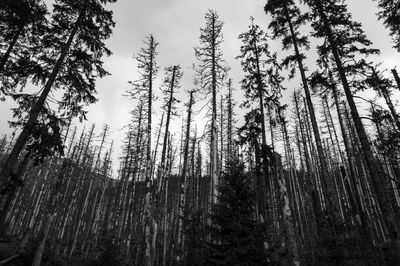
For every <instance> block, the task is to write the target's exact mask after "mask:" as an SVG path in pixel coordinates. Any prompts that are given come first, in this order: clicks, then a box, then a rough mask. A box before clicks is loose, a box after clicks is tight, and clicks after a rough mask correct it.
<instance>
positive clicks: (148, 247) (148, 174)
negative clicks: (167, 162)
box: [145, 35, 155, 266]
mask: <svg viewBox="0 0 400 266" xmlns="http://www.w3.org/2000/svg"><path fill="white" fill-rule="evenodd" d="M149 47H150V49H151V51H150V63H149V69H150V73H149V80H148V82H149V88H148V98H147V101H148V103H147V104H148V109H147V132H146V134H147V151H146V179H145V182H146V195H145V242H146V254H145V261H146V265H147V266H151V265H153V260H152V256H151V240H152V238H151V223H152V215H151V205H150V204H151V191H150V189H151V168H152V167H151V117H152V100H153V71H154V69H153V67H154V62H153V60H154V52H155V51H154V47H155V45H154V37H153V35H151V36H150V44H149Z"/></svg>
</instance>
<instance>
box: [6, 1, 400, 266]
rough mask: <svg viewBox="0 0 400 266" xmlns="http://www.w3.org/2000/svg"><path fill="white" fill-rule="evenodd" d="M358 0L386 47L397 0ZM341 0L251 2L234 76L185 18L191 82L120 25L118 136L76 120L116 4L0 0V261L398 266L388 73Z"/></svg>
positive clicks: (398, 123) (395, 77)
mask: <svg viewBox="0 0 400 266" xmlns="http://www.w3.org/2000/svg"><path fill="white" fill-rule="evenodd" d="M363 1H374V3H375V4H376V5H377V7H378V11H377V14H376V19H375V21H373V23H380V24H382V25H384V27H386V28H387V30H388V32H389V33H390V40H391V42H392V46H393V51H395V52H396V53H400V0H363ZM347 2H348V1H345V0H302V1H300V0H266V1H265V5H264V6H260V7H258V8H259V9H263V11H264V13H265V16H266V18H267V20H266V21H268V24H265V25H262V24H258V22H257V21H256V19H254V18H253V17H251V16H252V14H247V15H248V16H249V17H250V20H249V21H248V27H247V31H245V32H237V38H238V40H239V41H240V43H241V46H240V53H239V54H237V55H236V60H237V62H239V63H240V66H241V68H242V74H243V78H242V79H241V80H234V79H235V78H237V77H232V75H231V74H230V66H229V64H228V62H227V61H226V60H225V57H224V47H225V46H224V42H225V39H224V25H225V23H229V20H227V21H226V22H225V21H223V20H222V19H221V18H220V16H219V14H218V12H217V11H215V10H212V9H209V10H208V11H206V12H205V13H204V12H203V11H201V12H199V16H201V17H203V22H204V24H203V26H202V27H201V29H200V31H199V34H198V36H197V41H198V42H197V45H196V46H195V47H194V49H193V56H194V58H195V60H194V61H193V64H192V70H193V72H194V73H195V74H194V78H193V79H192V84H191V89H188V88H187V86H183V78H184V77H185V75H186V73H184V72H185V71H186V70H185V68H184V67H182V65H180V64H176V63H172V64H171V65H167V66H164V65H163V66H161V65H160V64H159V62H158V57H159V41H158V40H157V37H156V36H157V32H154V33H149V34H148V35H147V36H135V38H139V39H141V40H143V42H142V48H141V49H140V50H138V51H132V53H134V58H131V59H130V60H133V61H134V62H135V64H136V66H137V67H136V70H135V71H136V72H137V73H136V75H135V77H136V78H135V79H134V80H130V79H131V78H130V77H126V80H125V82H126V83H127V84H128V85H127V87H128V88H129V89H127V90H125V91H123V90H121V91H119V92H118V93H120V94H123V95H124V96H125V97H127V98H128V99H129V100H130V101H131V103H132V104H131V106H132V109H131V110H127V115H129V117H130V123H129V124H127V125H126V133H125V139H124V142H123V145H122V147H118V145H115V144H114V137H113V135H112V133H111V131H110V126H109V125H101V126H99V125H95V124H91V123H90V121H86V122H85V120H86V117H87V112H88V111H87V107H88V105H91V104H95V103H96V102H97V100H98V99H97V98H96V93H97V89H98V88H97V86H96V82H97V80H99V79H101V78H103V77H106V76H109V75H111V74H112V69H106V68H105V67H104V59H105V58H106V57H107V56H110V55H111V54H112V52H113V51H111V50H110V49H109V48H108V47H107V40H108V39H109V38H110V37H111V36H112V35H113V30H114V28H115V27H118V23H116V22H115V21H114V18H113V9H114V8H116V7H117V6H118V2H117V1H116V0H54V1H44V0H0V99H1V100H2V101H1V102H0V105H1V104H6V103H8V102H13V104H14V105H15V106H16V107H15V108H13V109H12V114H13V115H12V117H10V118H7V117H4V116H3V114H1V118H2V119H5V120H9V125H10V128H11V129H12V130H10V131H9V132H13V133H12V134H5V132H0V133H1V136H0V265H34V266H39V265H115V266H118V265H147V266H151V265H188V266H189V265H294V266H299V265H315V266H319V265H400V115H399V107H398V103H397V101H398V95H399V91H400V77H399V74H398V72H397V71H396V66H395V65H393V66H391V68H390V69H385V68H384V67H382V63H381V62H382V60H383V58H380V53H381V51H380V50H379V49H377V48H375V47H374V44H373V43H372V41H371V40H369V39H368V37H367V35H366V34H365V32H364V29H363V25H362V24H361V23H359V22H357V21H355V20H354V19H353V16H352V14H351V12H350V11H349V9H348V3H347ZM246 5H251V1H249V3H246ZM359 5H362V4H361V3H359ZM361 8H362V7H361ZM230 19H234V18H230ZM132 34H135V33H132ZM272 44H274V45H272ZM161 45H162V44H161ZM276 47H278V49H275V48H276ZM273 48H274V49H273ZM310 57H311V58H315V60H314V61H313V63H312V64H313V65H312V66H311V65H310V63H309V62H310V59H309V58H310ZM109 71H110V72H109ZM238 92H240V94H238ZM365 93H368V94H369V95H373V100H371V99H366V98H364V97H363V95H364V94H365ZM284 94H285V95H289V96H290V97H289V98H288V99H289V100H288V99H286V98H285V97H283V95H284ZM182 95H184V97H181V96H182ZM237 95H242V96H243V97H238V96H237ZM155 109H159V110H158V112H159V113H160V114H161V115H160V116H159V117H154V112H155ZM365 109H368V112H365ZM201 112H203V113H204V114H205V115H201ZM202 120H204V121H205V123H203V122H202ZM177 121H181V122H177ZM104 122H106V121H104ZM179 123H181V125H180V126H179ZM200 125H205V126H204V128H200ZM176 131H178V133H176ZM120 149H121V151H120V152H119V154H120V156H119V158H118V160H115V159H113V158H114V157H113V154H115V153H116V151H118V150H120Z"/></svg>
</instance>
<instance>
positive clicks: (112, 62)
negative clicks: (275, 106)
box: [0, 0, 400, 156]
mask: <svg viewBox="0 0 400 266" xmlns="http://www.w3.org/2000/svg"><path fill="white" fill-rule="evenodd" d="M265 2H266V0H249V1H238V0H201V1H199V0H145V1H137V0H136V1H133V0H119V1H118V2H117V3H116V4H113V5H110V8H112V9H113V10H114V18H115V21H116V27H115V30H114V34H113V36H112V37H111V38H110V40H109V41H108V42H107V43H108V47H109V48H110V49H111V50H112V52H113V55H112V56H110V57H109V58H104V62H105V67H106V69H107V70H108V71H109V72H110V73H111V74H112V75H111V76H109V77H106V78H104V79H102V80H99V81H98V82H97V85H98V86H97V89H98V99H99V102H98V103H97V104H95V105H93V106H91V107H90V108H88V110H89V115H88V121H87V123H96V124H97V125H98V128H100V126H101V125H102V124H104V123H107V124H109V125H110V126H111V128H112V130H113V131H112V134H111V139H113V140H115V141H116V149H117V150H119V147H120V145H121V140H122V139H123V132H124V131H120V130H119V129H121V128H122V127H123V126H124V125H127V124H128V123H129V120H130V117H129V111H130V110H132V109H133V108H134V103H133V102H132V101H130V100H129V99H128V98H127V97H124V96H122V94H124V92H125V91H126V90H127V89H128V87H129V85H128V83H127V82H128V80H135V78H136V73H137V69H136V62H135V60H134V59H133V57H132V56H133V54H134V53H136V52H138V51H139V49H140V48H141V47H142V46H143V38H144V37H145V36H148V35H149V34H150V33H152V34H154V36H155V38H156V40H157V41H158V42H159V43H160V44H159V49H158V53H159V54H158V57H157V62H158V65H159V66H160V67H161V69H160V72H159V76H158V79H157V80H158V83H156V84H159V81H160V80H161V79H162V77H163V70H162V68H163V67H165V66H168V65H174V64H180V65H181V66H182V69H183V71H184V72H185V73H184V77H183V81H182V92H180V96H181V97H180V98H181V99H182V100H183V101H185V99H186V97H185V96H184V93H183V91H184V90H187V89H191V88H193V78H194V77H193V71H192V70H191V66H192V64H193V63H194V62H195V58H194V52H193V47H194V46H196V45H197V44H198V39H199V29H200V27H203V26H204V25H205V21H204V14H205V12H206V11H207V9H214V10H216V11H217V12H218V14H219V16H220V18H221V20H222V21H224V22H225V25H224V28H223V33H224V36H225V43H224V46H223V52H224V58H225V60H226V62H227V64H228V66H229V67H231V71H230V77H232V78H233V81H234V85H235V87H236V89H238V90H239V85H238V82H239V81H240V79H241V77H242V72H241V68H240V63H239V62H238V61H237V60H235V59H234V58H235V57H236V56H237V55H238V54H239V47H240V42H239V40H238V38H237V37H238V35H239V34H240V33H242V32H244V31H246V30H247V27H248V25H249V17H250V16H253V17H254V18H255V23H257V24H259V25H260V26H261V27H262V28H266V25H267V23H268V18H267V16H266V15H265V14H264V11H263V6H264V4H265ZM348 3H349V7H350V11H351V12H352V13H353V16H354V19H355V20H357V21H359V22H361V23H362V24H363V26H364V29H365V31H366V33H367V35H368V37H369V38H370V39H371V40H372V41H373V42H374V47H375V48H379V49H381V51H382V54H381V56H379V58H378V59H377V60H378V61H382V62H384V64H383V66H384V67H386V68H393V67H395V66H396V65H399V64H400V54H399V53H396V52H395V50H394V49H392V48H391V46H392V44H391V42H390V38H389V37H388V31H387V30H386V29H385V28H384V27H383V26H382V24H381V22H380V21H377V18H376V16H375V13H376V12H377V9H376V7H375V2H373V1H372V0H348ZM271 48H272V50H275V51H278V52H279V51H280V45H279V43H271ZM311 58H315V57H311ZM307 64H308V67H309V69H310V70H312V69H313V66H314V65H315V64H314V62H312V61H308V62H307ZM287 87H288V93H289V92H291V91H292V89H293V88H298V87H299V85H298V84H296V80H293V81H292V82H289V83H288V84H287ZM237 95H238V96H237V97H238V99H237V100H238V101H239V102H241V101H242V100H241V99H239V97H240V93H237ZM196 107H197V108H199V107H201V104H198V105H197V106H196ZM9 108H10V103H9V102H6V103H0V114H1V115H0V133H1V134H3V133H5V132H9V130H8V125H7V122H6V121H7V120H9V119H10V112H9V111H8V110H9ZM155 115H156V119H154V121H155V123H158V119H159V117H160V115H161V111H160V110H159V108H158V107H157V105H156V110H155ZM176 120H178V121H177V122H175V123H176V125H179V123H180V122H179V119H176ZM195 121H196V122H198V123H199V124H200V125H199V126H202V125H203V126H204V114H200V115H198V116H197V117H196V118H195ZM154 125H155V124H154ZM178 128H179V127H175V129H178ZM201 131H202V129H201ZM115 156H117V155H115Z"/></svg>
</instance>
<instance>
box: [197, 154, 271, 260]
mask: <svg viewBox="0 0 400 266" xmlns="http://www.w3.org/2000/svg"><path fill="white" fill-rule="evenodd" d="M228 167H229V168H228V169H229V172H230V173H229V174H224V175H223V176H222V178H221V182H220V184H219V185H218V192H219V194H218V197H217V202H216V203H214V204H213V205H212V208H211V217H210V218H211V226H210V228H209V230H210V234H211V239H212V240H213V241H212V243H208V249H209V250H208V257H207V259H206V262H205V265H268V256H267V252H266V250H265V247H264V241H265V237H264V233H263V232H264V230H265V228H264V226H263V225H262V224H259V223H258V222H257V221H256V219H255V203H254V201H255V194H254V192H253V191H252V190H251V189H250V185H249V178H248V176H247V175H246V174H245V173H244V170H243V168H244V166H243V164H242V163H240V162H239V161H231V162H230V163H228Z"/></svg>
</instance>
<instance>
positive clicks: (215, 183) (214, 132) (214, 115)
mask: <svg viewBox="0 0 400 266" xmlns="http://www.w3.org/2000/svg"><path fill="white" fill-rule="evenodd" d="M211 23H212V37H211V41H212V44H211V50H212V56H211V68H212V69H211V76H212V80H211V86H212V114H211V115H212V118H211V143H210V144H211V147H210V150H211V158H210V164H211V177H212V182H211V187H212V189H211V203H215V202H216V199H217V186H218V164H217V160H218V147H217V143H218V141H217V70H216V67H217V66H216V64H217V56H216V32H215V23H216V21H215V16H213V17H212V22H211Z"/></svg>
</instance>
